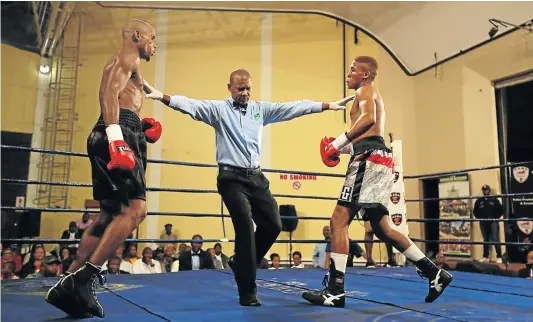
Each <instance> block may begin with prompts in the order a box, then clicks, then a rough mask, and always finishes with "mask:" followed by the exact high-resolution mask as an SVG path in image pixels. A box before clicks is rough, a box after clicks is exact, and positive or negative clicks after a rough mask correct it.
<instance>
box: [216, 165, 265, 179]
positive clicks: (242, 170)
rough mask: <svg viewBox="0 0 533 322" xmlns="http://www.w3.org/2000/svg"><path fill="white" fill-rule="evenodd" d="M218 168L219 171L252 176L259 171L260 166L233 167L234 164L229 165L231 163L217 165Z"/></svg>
mask: <svg viewBox="0 0 533 322" xmlns="http://www.w3.org/2000/svg"><path fill="white" fill-rule="evenodd" d="M218 169H219V170H220V171H231V172H235V173H238V174H241V175H245V176H247V177H253V176H255V175H256V174H258V173H260V172H261V167H257V168H239V167H234V166H231V165H223V164H221V165H219V166H218Z"/></svg>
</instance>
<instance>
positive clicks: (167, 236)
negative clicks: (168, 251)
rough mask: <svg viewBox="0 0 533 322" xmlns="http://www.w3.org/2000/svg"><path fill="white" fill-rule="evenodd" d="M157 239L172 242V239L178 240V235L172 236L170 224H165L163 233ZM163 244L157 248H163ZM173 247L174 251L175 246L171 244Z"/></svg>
mask: <svg viewBox="0 0 533 322" xmlns="http://www.w3.org/2000/svg"><path fill="white" fill-rule="evenodd" d="M159 239H164V240H172V239H178V235H176V234H174V233H173V232H172V224H166V225H165V231H164V232H163V233H162V234H161V236H159ZM165 245H166V244H165V243H159V247H165ZM172 245H174V249H176V246H177V244H175V243H172Z"/></svg>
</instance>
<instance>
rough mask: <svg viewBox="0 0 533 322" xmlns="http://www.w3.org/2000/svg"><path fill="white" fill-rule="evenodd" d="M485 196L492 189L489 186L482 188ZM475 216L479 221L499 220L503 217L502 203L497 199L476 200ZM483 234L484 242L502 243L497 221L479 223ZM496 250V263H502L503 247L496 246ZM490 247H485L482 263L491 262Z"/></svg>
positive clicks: (482, 198)
mask: <svg viewBox="0 0 533 322" xmlns="http://www.w3.org/2000/svg"><path fill="white" fill-rule="evenodd" d="M481 191H482V192H483V196H489V195H490V194H491V189H490V187H489V186H488V185H484V186H483V187H481ZM473 214H474V216H475V217H476V218H478V219H499V218H500V217H501V216H502V215H503V207H502V204H501V203H500V201H499V200H498V199H497V198H495V197H481V198H478V199H477V200H476V203H475V204H474V211H473ZM479 228H480V230H481V234H482V235H483V241H484V242H498V243H499V242H500V226H499V223H498V222H497V221H482V222H480V223H479ZM494 247H495V248H496V256H497V259H496V263H502V247H501V246H500V245H494ZM489 248H490V245H488V244H485V245H483V259H482V260H481V261H482V262H485V263H487V262H488V261H489Z"/></svg>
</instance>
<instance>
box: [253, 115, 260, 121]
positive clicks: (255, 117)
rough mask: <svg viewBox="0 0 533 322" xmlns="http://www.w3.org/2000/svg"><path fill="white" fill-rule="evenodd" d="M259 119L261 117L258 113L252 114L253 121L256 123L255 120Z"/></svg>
mask: <svg viewBox="0 0 533 322" xmlns="http://www.w3.org/2000/svg"><path fill="white" fill-rule="evenodd" d="M260 117H261V116H260V115H259V113H255V114H254V120H256V121H257V120H259V118H260Z"/></svg>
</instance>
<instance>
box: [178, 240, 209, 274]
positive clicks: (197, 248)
mask: <svg viewBox="0 0 533 322" xmlns="http://www.w3.org/2000/svg"><path fill="white" fill-rule="evenodd" d="M192 239H193V240H201V239H203V238H202V236H200V235H194V236H193V237H192ZM202 244H203V243H197V242H192V243H191V251H190V252H184V253H182V254H180V258H179V270H180V271H191V270H192V271H196V270H199V269H215V265H214V264H213V260H212V259H211V256H210V255H209V254H208V253H207V252H205V251H203V250H202Z"/></svg>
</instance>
